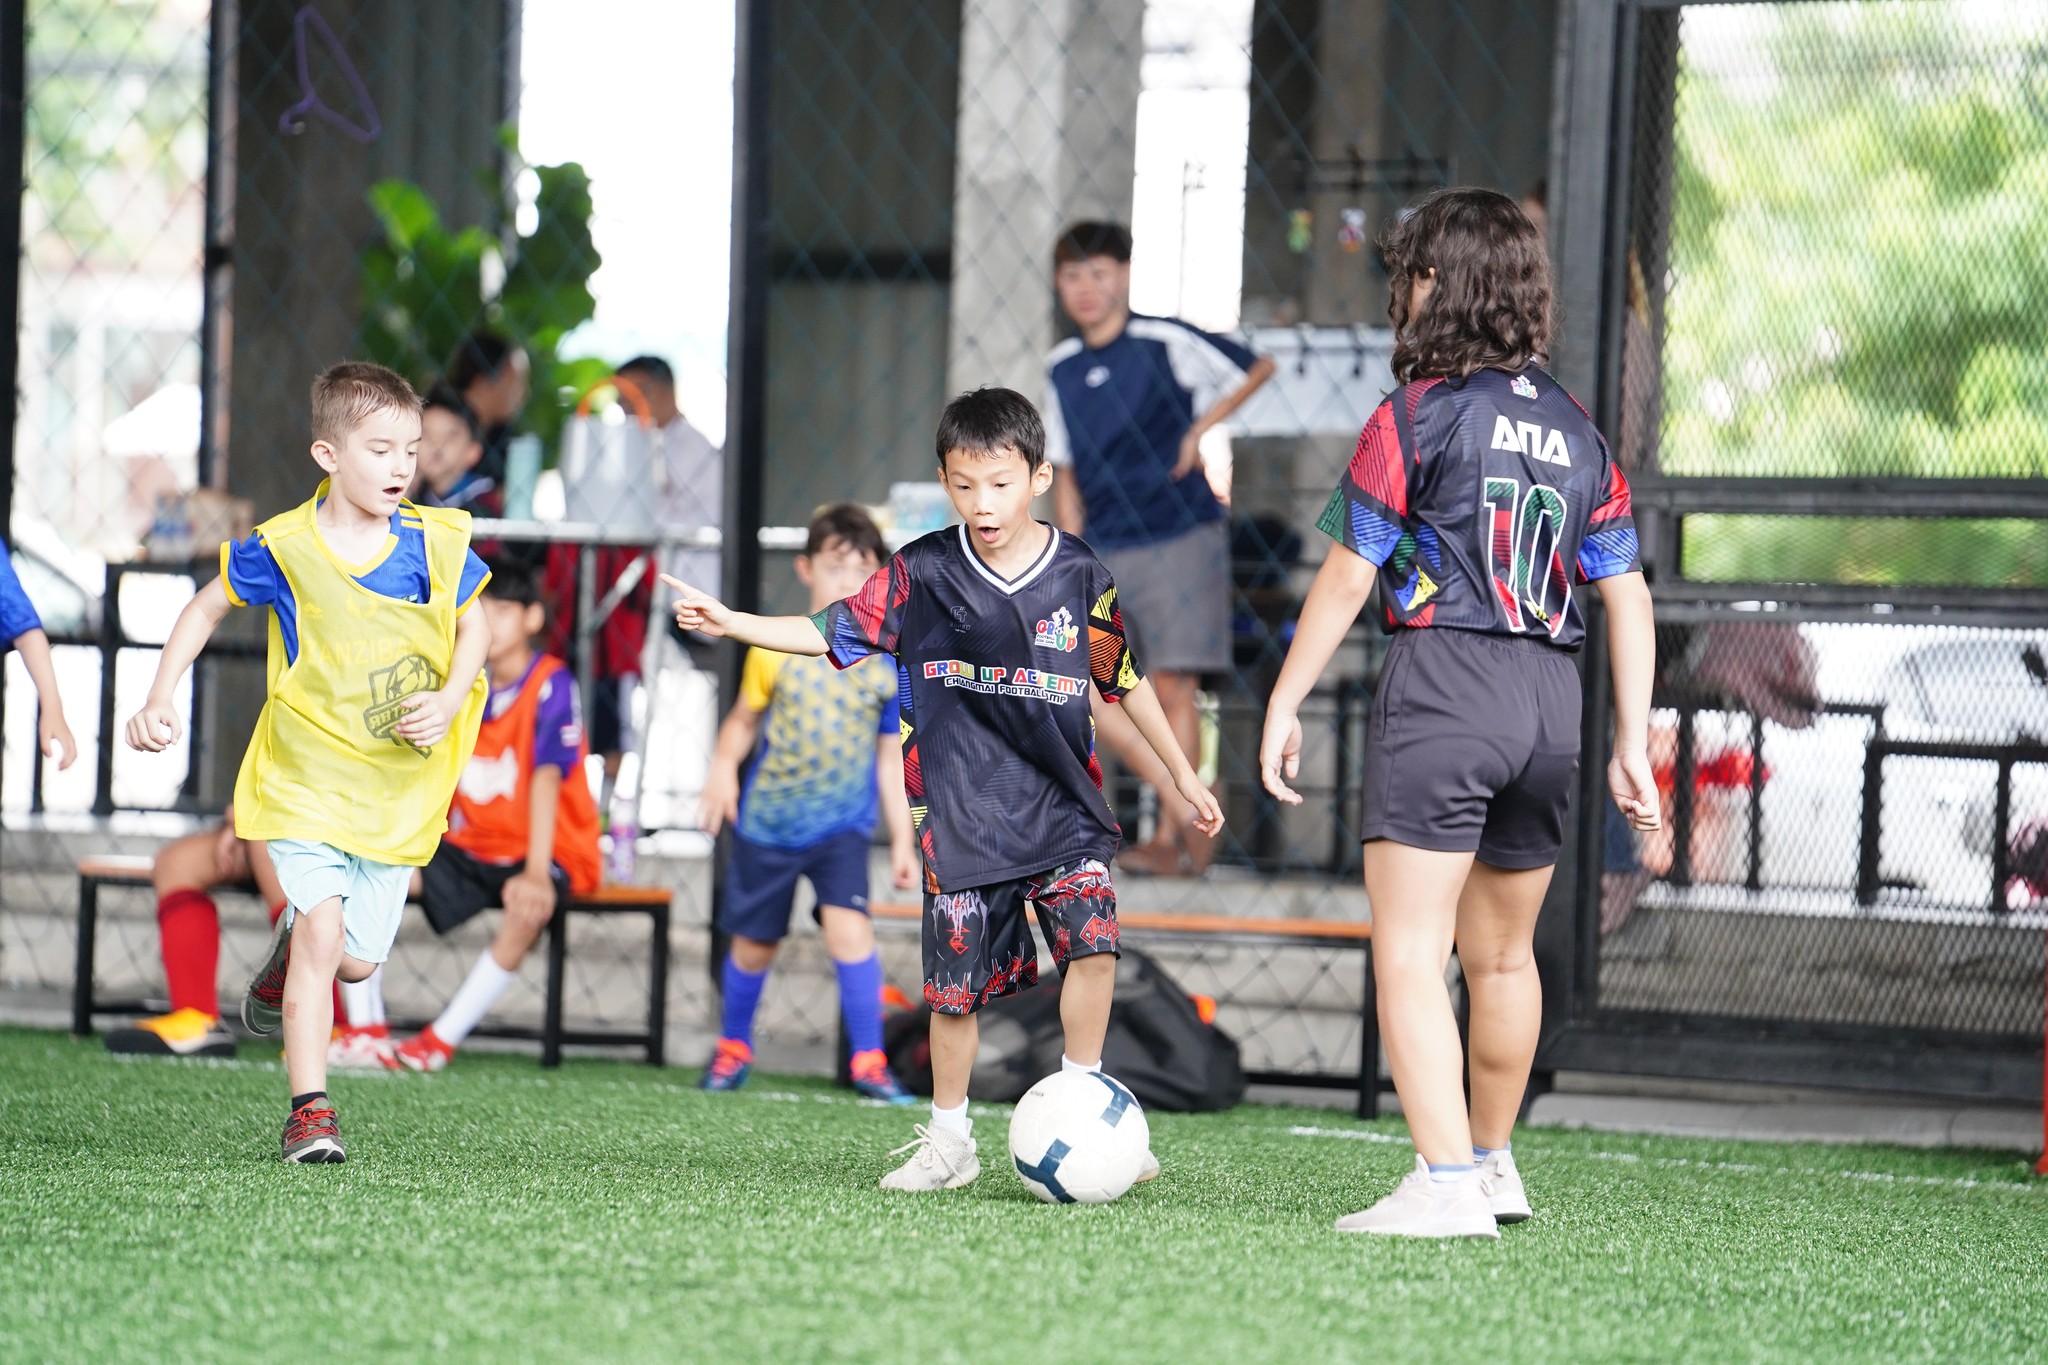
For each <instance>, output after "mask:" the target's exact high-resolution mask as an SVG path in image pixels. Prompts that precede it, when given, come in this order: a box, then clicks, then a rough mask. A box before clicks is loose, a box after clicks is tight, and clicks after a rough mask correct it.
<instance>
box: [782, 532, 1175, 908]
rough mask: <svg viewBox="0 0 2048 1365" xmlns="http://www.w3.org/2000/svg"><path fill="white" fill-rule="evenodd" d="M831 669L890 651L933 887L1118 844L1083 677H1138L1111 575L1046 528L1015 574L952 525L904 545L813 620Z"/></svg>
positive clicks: (1116, 684)
mask: <svg viewBox="0 0 2048 1365" xmlns="http://www.w3.org/2000/svg"><path fill="white" fill-rule="evenodd" d="M811 619H812V621H813V622H814V623H815V624H816V625H817V627H818V630H819V633H820V634H822V635H823V636H824V637H825V643H826V647H827V656H828V657H829V658H830V659H831V660H832V662H833V663H834V664H836V665H838V666H839V667H841V668H847V667H851V666H852V665H853V664H855V663H857V662H859V661H860V660H861V659H863V658H866V657H867V656H868V655H870V654H890V655H894V656H895V659H896V677H897V697H896V701H897V711H898V715H899V718H900V724H901V729H902V734H903V787H904V792H905V794H906V795H907V796H908V797H909V798H910V814H911V820H912V822H913V823H914V825H915V826H916V829H917V839H918V846H919V848H920V850H921V851H922V854H923V858H924V866H925V885H926V889H927V890H929V891H932V892H934V893H937V892H940V891H952V890H959V889H963V888H967V887H976V886H987V885H990V884H992V883H995V882H1000V881H1005V880H1008V879H1010V878H1013V877H1026V876H1031V875H1033V874H1035V873H1038V872H1043V871H1044V870H1045V869H1046V868H1048V867H1059V866H1063V865H1065V864H1068V863H1071V862H1074V861H1076V860H1078V859H1082V858H1098V859H1101V860H1102V861H1103V862H1108V861H1109V859H1110V858H1111V857H1113V856H1114V855H1115V853H1116V849H1117V845H1118V843H1119V842H1120V840H1121V837H1122V836H1121V832H1120V831H1119V830H1118V828H1117V823H1116V819H1115V817H1114V816H1113V815H1111V813H1110V810H1109V806H1108V804H1107V803H1106V802H1105V801H1104V800H1103V797H1102V768H1101V765H1100V764H1099V763H1097V761H1096V757H1095V722H1094V718H1093V716H1092V714H1091V712H1090V700H1089V683H1090V682H1091V681H1092V682H1093V683H1094V684H1095V686H1096V688H1097V689H1098V690H1100V692H1101V693H1102V695H1103V696H1104V697H1105V698H1107V699H1108V700H1110V701H1116V700H1118V699H1120V698H1121V697H1123V695H1124V694H1125V693H1126V692H1128V691H1129V690H1130V689H1131V688H1133V687H1136V686H1137V685H1138V682H1139V679H1140V678H1141V677H1142V675H1141V674H1140V673H1139V671H1138V664H1137V660H1136V659H1134V658H1133V657H1132V655H1131V649H1130V644H1129V642H1128V641H1127V640H1126V639H1125V638H1124V631H1123V611H1122V609H1121V608H1120V607H1119V606H1118V605H1117V599H1116V583H1115V580H1114V579H1113V578H1112V577H1111V576H1110V573H1109V570H1108V569H1106V568H1104V567H1103V566H1102V562H1101V561H1100V560H1098V559H1096V557H1095V555H1094V554H1093V552H1091V551H1090V550H1089V549H1088V547H1087V546H1086V545H1084V544H1083V543H1082V542H1081V541H1079V540H1076V539H1075V538H1074V537H1072V536H1069V535H1064V534H1062V533H1061V532H1059V531H1058V530H1052V531H1051V533H1050V535H1049V537H1048V539H1047V542H1046V547H1045V550H1044V552H1043V553H1042V554H1040V555H1039V557H1038V558H1037V559H1036V560H1035V561H1034V562H1033V563H1032V565H1031V566H1030V567H1029V568H1027V569H1025V570H1024V572H1022V573H1020V574H1019V575H1018V576H1017V577H1016V578H1014V579H1005V578H1003V577H1001V576H1000V575H998V574H997V573H996V572H995V571H994V570H993V569H991V568H989V567H988V565H987V564H985V563H983V562H982V560H981V557H980V555H979V554H978V553H977V552H976V551H975V549H974V547H973V546H971V545H970V544H969V543H968V541H967V537H966V533H965V530H964V528H962V527H957V526H955V527H948V528H947V529H945V530H943V531H934V532H933V533H932V534H930V535H928V536H923V537H920V538H919V539H917V540H914V541H912V542H911V543H910V544H908V545H906V546H904V547H903V549H902V550H900V551H899V552H897V554H896V555H895V556H894V557H893V558H891V560H890V561H889V563H888V564H887V565H886V566H884V567H883V568H882V569H880V570H878V571H877V572H876V573H875V575H874V576H873V577H872V578H870V579H868V581H867V582H866V583H865V584H864V585H863V586H862V587H861V589H860V591H858V592H856V593H855V594H854V595H853V596H851V597H849V598H846V599H845V600H843V601H840V602H835V603H833V604H832V605H831V606H829V607H827V608H825V610H823V611H821V612H819V613H818V614H817V615H816V616H814V617H812V618H811Z"/></svg>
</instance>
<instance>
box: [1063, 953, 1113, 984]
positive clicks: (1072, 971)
mask: <svg viewBox="0 0 2048 1365" xmlns="http://www.w3.org/2000/svg"><path fill="white" fill-rule="evenodd" d="M1115 975H1116V954H1115V953H1090V954H1089V955H1088V956H1086V957H1077V958H1074V959H1073V960H1072V961H1070V962H1068V963H1067V979H1068V980H1070V981H1099V980H1102V979H1103V978H1105V977H1112V976H1115Z"/></svg>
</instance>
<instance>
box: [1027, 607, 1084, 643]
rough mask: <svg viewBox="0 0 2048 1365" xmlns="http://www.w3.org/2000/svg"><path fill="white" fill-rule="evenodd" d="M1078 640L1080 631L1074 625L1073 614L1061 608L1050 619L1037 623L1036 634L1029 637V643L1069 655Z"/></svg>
mask: <svg viewBox="0 0 2048 1365" xmlns="http://www.w3.org/2000/svg"><path fill="white" fill-rule="evenodd" d="M1080 639H1081V631H1080V629H1079V627H1077V626H1075V624H1074V613H1072V612H1071V611H1068V610H1067V609H1066V608H1065V607H1061V608H1060V609H1059V610H1058V611H1056V612H1054V613H1053V614H1052V615H1051V617H1049V618H1048V619H1046V620H1043V621H1040V622H1039V623H1038V633H1037V634H1035V635H1033V636H1032V637H1031V643H1032V644H1034V645H1042V646H1044V647H1045V648H1047V649H1057V650H1061V651H1064V652H1065V653H1068V654H1071V653H1073V652H1074V646H1075V645H1076V644H1078V643H1079V642H1080Z"/></svg>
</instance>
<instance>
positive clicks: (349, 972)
mask: <svg viewBox="0 0 2048 1365" xmlns="http://www.w3.org/2000/svg"><path fill="white" fill-rule="evenodd" d="M383 965H384V964H383V963H381V962H365V961H363V960H362V959H361V958H359V957H350V956H349V955H348V954H347V953H343V954H342V955H341V965H340V966H339V967H337V968H335V969H334V976H335V979H336V980H338V981H346V982H348V983H349V984H350V985H351V986H353V985H355V984H356V983H357V982H358V981H368V980H369V979H370V978H371V977H372V976H375V975H376V974H377V969H378V968H379V967H381V966H383Z"/></svg>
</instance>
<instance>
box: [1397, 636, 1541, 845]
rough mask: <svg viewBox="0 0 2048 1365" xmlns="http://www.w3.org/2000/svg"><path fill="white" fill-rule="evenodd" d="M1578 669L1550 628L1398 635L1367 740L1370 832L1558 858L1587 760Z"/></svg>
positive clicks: (1404, 840) (1403, 840)
mask: <svg viewBox="0 0 2048 1365" xmlns="http://www.w3.org/2000/svg"><path fill="white" fill-rule="evenodd" d="M1579 706H1580V702H1579V670H1578V666H1577V663H1576V661H1575V660H1574V659H1573V657H1572V656H1571V655H1570V654H1568V653H1566V652H1565V651H1563V650H1561V649H1558V648H1557V647H1556V646H1554V645H1550V644H1545V643H1544V642H1542V641H1540V640H1529V639H1522V638H1518V637H1510V636H1505V635H1481V634H1478V633H1476V632H1473V631H1465V630H1446V629H1444V628H1442V627H1430V628H1425V629H1410V630H1403V631H1401V632H1400V633H1399V634H1397V635H1396V636H1395V637H1394V644H1393V647H1392V649H1391V650H1389V651H1388V654H1387V664H1386V667H1385V669H1383V670H1382V671H1381V673H1380V685H1379V691H1378V692H1377V693H1376V694H1375V695H1374V696H1373V700H1372V718H1371V720H1370V722H1369V723H1368V726H1367V729H1366V742H1365V821H1364V825H1363V828H1362V829H1361V831H1360V837H1361V838H1362V839H1364V840H1366V841H1367V842H1370V841H1372V840H1374V839H1390V840H1392V841H1394V842H1395V843H1400V844H1407V845H1409V846H1411V847H1414V848H1427V849H1435V850H1438V851H1440V852H1446V853H1477V854H1478V856H1479V861H1480V862H1482V863H1486V864H1489V865H1490V866H1493V867H1500V868H1506V869H1509V870H1511V871H1512V870H1520V869H1525V868H1534V867H1548V866H1550V865H1551V864H1553V863H1555V862H1556V861H1557V855H1558V852H1559V850H1560V849H1562V848H1563V847H1564V819H1565V813H1566V810H1567V809H1568V807H1569V806H1570V804H1571V793H1572V784H1573V782H1574V780H1575V779H1576V778H1577V776H1578V771H1579Z"/></svg>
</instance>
